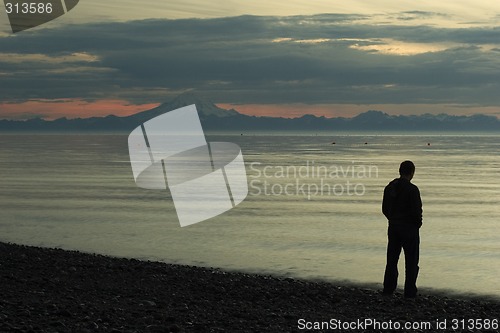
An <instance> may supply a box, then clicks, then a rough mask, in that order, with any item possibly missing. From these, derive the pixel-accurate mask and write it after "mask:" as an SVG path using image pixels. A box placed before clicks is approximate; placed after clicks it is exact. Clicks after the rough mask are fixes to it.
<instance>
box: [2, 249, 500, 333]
mask: <svg viewBox="0 0 500 333" xmlns="http://www.w3.org/2000/svg"><path fill="white" fill-rule="evenodd" d="M0 288H1V289H0V332H82V333H85V332H114V333H120V332H294V331H307V328H312V329H313V330H311V331H316V332H319V331H341V330H340V328H347V327H348V326H349V328H350V329H349V330H343V331H370V332H377V331H379V332H388V331H391V329H393V330H395V329H396V328H398V327H399V326H398V325H405V323H410V324H412V325H415V326H414V327H412V329H411V330H410V329H406V330H402V331H413V332H419V331H428V332H436V331H453V328H456V330H455V331H468V332H474V331H477V332H480V331H492V332H494V331H498V330H499V329H498V328H497V329H495V327H498V326H495V322H496V323H498V320H499V319H500V301H499V300H495V299H493V298H482V297H479V296H478V297H466V296H452V295H437V294H425V293H424V294H423V295H420V296H419V297H418V298H417V299H415V300H405V299H404V298H402V297H401V294H398V293H397V294H396V295H394V296H390V297H387V296H382V295H380V294H379V293H378V291H377V290H375V289H371V288H364V287H360V286H354V285H351V286H349V285H335V284H332V283H327V282H313V281H305V280H295V279H289V278H279V277H272V276H262V275H255V274H246V273H233V272H225V271H222V270H219V269H210V268H199V267H191V266H181V265H170V264H165V263H158V262H149V261H139V260H134V259H122V258H112V257H106V256H101V255H94V254H85V253H80V252H75V251H64V250H59V249H47V248H37V247H29V246H22V245H15V244H6V243H0ZM462 319H463V320H464V321H462ZM471 319H472V320H476V319H480V320H481V322H478V321H475V322H472V321H470V320H471ZM444 320H446V322H444ZM488 320H489V321H488ZM370 321H371V322H370ZM426 322H429V324H425V325H431V326H427V327H423V325H424V324H415V323H426ZM369 323H371V325H370V326H368V325H366V324H369ZM487 323H489V324H487ZM377 325H378V326H377ZM389 325H391V326H389ZM438 325H440V327H438ZM444 325H446V326H444ZM417 326H420V327H417ZM487 326H488V327H487ZM401 327H404V326H401ZM445 327H446V329H444V328H445ZM314 328H318V329H317V330H314Z"/></svg>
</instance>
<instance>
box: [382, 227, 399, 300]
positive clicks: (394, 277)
mask: <svg viewBox="0 0 500 333" xmlns="http://www.w3.org/2000/svg"><path fill="white" fill-rule="evenodd" d="M387 238H388V243H387V264H386V266H385V274H384V291H383V293H384V294H392V293H393V292H394V290H396V287H397V285H398V260H399V255H400V254H401V246H402V244H401V238H400V236H399V232H398V230H397V229H396V228H395V227H394V226H391V225H389V228H388V229H387Z"/></svg>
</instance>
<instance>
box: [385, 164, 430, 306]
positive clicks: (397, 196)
mask: <svg viewBox="0 0 500 333" xmlns="http://www.w3.org/2000/svg"><path fill="white" fill-rule="evenodd" d="M414 174H415V165H414V164H413V162H411V161H404V162H403V163H401V165H400V167H399V175H400V177H399V178H397V179H394V180H393V181H391V182H390V183H389V185H387V186H386V187H385V190H384V199H383V202H382V212H383V213H384V215H385V216H386V217H387V219H388V220H389V228H388V231H387V236H388V239H389V241H388V244H387V266H386V268H385V275H384V290H383V294H386V295H390V294H392V293H393V292H394V290H396V286H397V283H398V260H399V255H400V253H401V248H403V250H404V253H405V270H406V274H405V275H406V279H405V288H404V296H405V297H407V298H414V297H416V296H417V285H416V283H417V276H418V257H419V245H420V235H419V229H420V227H421V226H422V200H421V199H420V191H419V190H418V187H417V186H415V185H414V184H412V183H411V182H410V181H411V179H412V178H413V175H414Z"/></svg>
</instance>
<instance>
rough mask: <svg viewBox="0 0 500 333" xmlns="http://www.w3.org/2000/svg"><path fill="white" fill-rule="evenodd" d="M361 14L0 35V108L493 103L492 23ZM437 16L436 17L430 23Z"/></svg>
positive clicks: (498, 39) (497, 64)
mask: <svg viewBox="0 0 500 333" xmlns="http://www.w3.org/2000/svg"><path fill="white" fill-rule="evenodd" d="M435 15H442V14H437V13H427V12H418V11H415V12H404V13H400V14H399V16H398V17H399V19H400V20H402V21H405V22H406V21H412V22H414V21H415V20H417V23H416V24H413V25H407V24H370V23H369V22H370V19H371V18H370V17H367V16H366V15H347V14H322V15H313V16H289V17H271V16H267V17H259V16H239V17H227V18H216V19H182V20H143V21H131V22H113V23H92V24H82V25H72V26H65V27H59V28H55V29H51V30H38V31H33V32H27V33H24V34H19V35H16V36H13V37H6V38H0V50H1V52H0V78H1V80H0V101H4V102H6V101H8V102H22V101H27V100H32V99H83V100H87V101H92V100H102V99H113V100H125V101H128V102H131V103H137V104H141V103H155V102H161V101H163V100H165V99H166V98H168V97H169V96H171V95H175V94H177V93H179V92H182V91H185V90H195V91H198V92H200V93H201V94H203V95H208V96H210V97H211V99H212V100H214V101H216V102H218V103H230V104H231V103H232V104H238V103H242V104H282V103H284V104H293V103H303V104H329V103H331V104H419V103H422V104H426V105H429V104H456V105H464V106H498V105H500V94H498V91H500V82H499V80H498V78H499V77H500V58H499V55H500V28H498V27H476V28H474V27H466V28H442V27H433V26H425V25H419V24H418V18H419V17H425V18H428V17H429V16H435ZM440 17H441V16H440Z"/></svg>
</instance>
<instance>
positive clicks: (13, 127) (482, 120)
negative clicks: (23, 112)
mask: <svg viewBox="0 0 500 333" xmlns="http://www.w3.org/2000/svg"><path fill="white" fill-rule="evenodd" d="M191 104H196V107H197V109H198V113H199V115H200V119H201V123H202V126H203V128H204V129H205V130H208V131H211V130H213V131H301V130H307V131H367V130H368V131H500V120H499V119H498V118H496V117H494V116H487V115H473V116H453V115H447V114H440V115H431V114H424V115H420V116H390V115H388V114H386V113H384V112H381V111H367V112H364V113H361V114H359V115H358V116H356V117H353V118H342V117H337V118H326V117H316V116H313V115H304V116H302V117H300V118H292V119H290V118H276V117H256V116H247V115H243V114H240V113H238V112H237V111H236V110H233V109H231V110H225V109H221V108H219V107H217V106H216V105H215V104H214V103H212V102H210V101H208V100H206V99H202V98H200V97H198V96H196V95H194V94H191V93H186V94H182V95H179V96H177V97H176V98H174V99H173V100H171V101H169V102H167V103H164V104H161V105H160V106H158V107H156V108H154V109H151V110H147V111H143V112H140V113H137V114H134V115H131V116H127V117H117V116H113V115H110V116H106V117H92V118H83V119H82V118H77V119H67V118H60V119H56V120H53V121H46V120H43V119H40V118H35V119H30V120H24V121H19V120H0V131H2V132H6V131H64V132H70V131H131V130H133V129H134V128H136V127H137V126H139V125H140V124H142V123H144V122H145V121H147V120H149V119H151V118H154V117H156V116H158V115H160V114H163V113H165V112H168V111H171V110H175V109H178V108H180V107H182V106H186V105H191Z"/></svg>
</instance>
